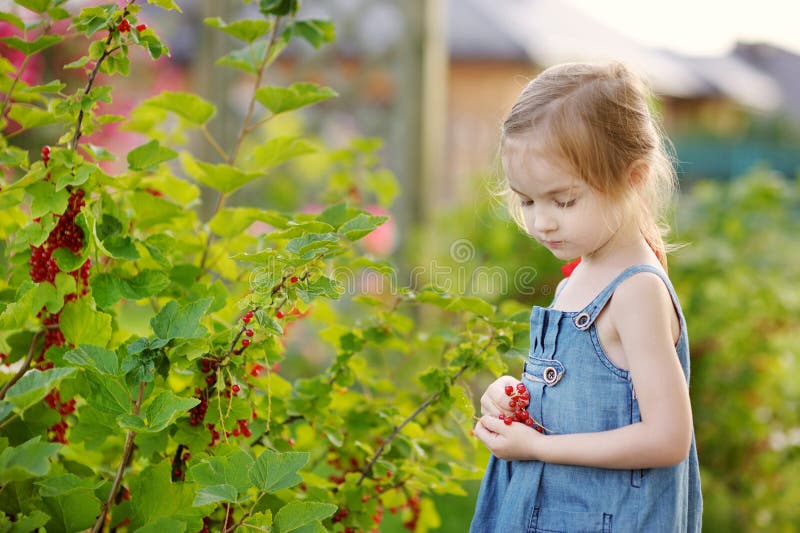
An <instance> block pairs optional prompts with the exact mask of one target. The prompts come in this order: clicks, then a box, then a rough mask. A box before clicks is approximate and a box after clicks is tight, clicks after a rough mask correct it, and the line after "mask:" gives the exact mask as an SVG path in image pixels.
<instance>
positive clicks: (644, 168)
mask: <svg viewBox="0 0 800 533" xmlns="http://www.w3.org/2000/svg"><path fill="white" fill-rule="evenodd" d="M648 174H650V165H649V164H648V163H647V161H644V160H642V159H638V160H636V161H634V162H633V163H631V165H630V166H629V167H628V175H627V178H628V182H629V183H630V184H631V187H633V188H635V189H638V188H639V187H641V186H642V185H644V183H645V182H646V181H647V176H648Z"/></svg>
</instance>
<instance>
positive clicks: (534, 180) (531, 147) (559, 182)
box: [501, 138, 583, 194]
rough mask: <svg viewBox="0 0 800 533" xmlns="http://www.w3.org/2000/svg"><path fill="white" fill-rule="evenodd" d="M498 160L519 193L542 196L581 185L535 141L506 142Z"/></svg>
mask: <svg viewBox="0 0 800 533" xmlns="http://www.w3.org/2000/svg"><path fill="white" fill-rule="evenodd" d="M501 158H502V162H503V170H504V172H505V175H506V177H507V178H508V182H509V185H510V186H511V188H512V189H515V190H517V191H519V192H522V193H526V194H527V193H531V194H543V193H548V192H551V191H553V190H559V189H568V188H572V189H574V188H577V187H581V186H582V185H583V181H582V180H581V179H580V178H579V177H578V176H577V175H576V174H575V172H574V171H572V170H571V169H570V168H569V166H568V165H567V164H566V163H564V162H563V161H561V160H560V159H559V158H558V157H556V156H554V155H553V154H552V153H549V151H548V150H547V149H545V148H544V147H543V146H542V145H541V143H537V142H536V141H535V140H529V139H520V138H509V139H506V141H505V143H504V144H503V151H502V154H501Z"/></svg>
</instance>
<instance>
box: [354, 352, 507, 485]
mask: <svg viewBox="0 0 800 533" xmlns="http://www.w3.org/2000/svg"><path fill="white" fill-rule="evenodd" d="M493 341H494V337H492V338H490V339H489V342H488V343H486V345H484V346H483V348H481V350H480V352H478V355H480V354H482V353H483V352H485V351H486V349H487V348H489V346H491V344H492V342H493ZM471 365H472V360H469V361H467V362H466V363H464V364H463V365H462V366H461V368H459V369H458V372H456V373H455V374H454V375H453V377H452V379H451V380H450V381H451V383H455V381H456V380H457V379H458V378H460V377H461V375H462V374H463V373H464V372H466V371H467V369H468V368H469V367H470V366H471ZM443 392H444V390H438V391H436V392H434V393H433V394H431V395H430V396H429V397H428V399H427V400H425V401H424V402H422V403H421V404H420V405H419V407H417V408H416V409H415V410H414V412H413V413H411V414H410V415H408V417H407V418H406V419H405V420H403V422H401V423H400V425H399V426H395V428H394V430H393V431H392V434H391V435H389V438H388V439H386V440H385V441H384V442H383V443H382V444H381V445H380V448H378V449H377V450H376V451H375V453H374V454H373V456H372V459H370V460H369V462H368V463H367V464H366V465H364V468H362V469H361V477H360V478H358V481H357V482H356V485H361V483H362V482H363V481H364V479H366V477H367V475H368V474H369V473H370V471H371V470H372V467H373V465H374V464H375V462H376V461H377V460H378V459H379V458H380V456H381V455H383V452H384V450H385V449H386V447H387V446H388V445H389V444H391V443H392V441H393V440H394V439H395V438H396V437H397V435H399V434H400V432H401V431H403V428H404V427H406V425H407V424H408V423H409V422H411V421H412V420H414V419H415V418H416V417H417V416H419V414H420V413H421V412H422V411H424V410H425V409H427V408H428V407H429V406H430V405H431V404H432V403H434V402H435V401H436V400H438V399H439V396H441V395H442V393H443Z"/></svg>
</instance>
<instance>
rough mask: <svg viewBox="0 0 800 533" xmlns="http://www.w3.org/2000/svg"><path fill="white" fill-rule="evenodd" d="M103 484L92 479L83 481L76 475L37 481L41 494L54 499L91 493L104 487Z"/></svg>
mask: <svg viewBox="0 0 800 533" xmlns="http://www.w3.org/2000/svg"><path fill="white" fill-rule="evenodd" d="M102 483H103V482H102V481H96V480H94V479H92V478H84V479H81V478H79V477H78V476H76V475H75V474H62V475H60V476H55V477H49V478H45V479H43V480H41V481H37V482H36V485H38V486H39V494H41V495H42V496H45V497H54V496H63V495H65V494H72V493H74V492H78V491H87V490H90V491H91V490H94V489H96V488H97V487H99V486H100V485H102Z"/></svg>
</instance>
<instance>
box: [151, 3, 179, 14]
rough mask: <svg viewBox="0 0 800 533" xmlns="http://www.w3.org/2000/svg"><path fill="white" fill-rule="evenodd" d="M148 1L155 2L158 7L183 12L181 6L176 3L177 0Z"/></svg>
mask: <svg viewBox="0 0 800 533" xmlns="http://www.w3.org/2000/svg"><path fill="white" fill-rule="evenodd" d="M147 3H148V4H155V5H157V6H158V7H162V8H164V9H166V10H167V11H177V12H178V13H183V11H181V8H180V6H179V5H178V4H176V3H175V0H147Z"/></svg>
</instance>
